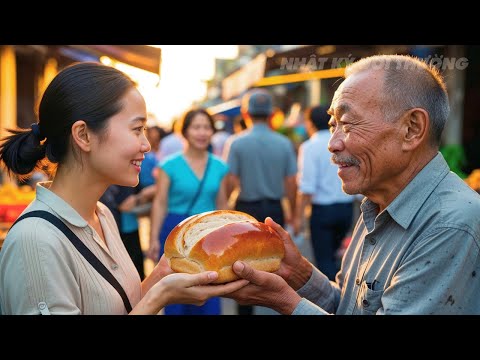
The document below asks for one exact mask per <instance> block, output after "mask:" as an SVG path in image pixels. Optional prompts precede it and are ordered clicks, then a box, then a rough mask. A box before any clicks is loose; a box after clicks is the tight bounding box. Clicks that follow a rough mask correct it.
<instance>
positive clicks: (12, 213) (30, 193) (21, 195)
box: [0, 183, 35, 248]
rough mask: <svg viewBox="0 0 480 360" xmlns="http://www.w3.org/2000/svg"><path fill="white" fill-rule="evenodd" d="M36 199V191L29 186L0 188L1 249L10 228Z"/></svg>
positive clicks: (6, 185) (8, 185) (10, 185)
mask: <svg viewBox="0 0 480 360" xmlns="http://www.w3.org/2000/svg"><path fill="white" fill-rule="evenodd" d="M34 198H35V191H34V190H32V188H31V187H30V186H28V185H22V186H16V185H15V184H12V183H6V184H4V185H2V186H0V248H1V247H2V244H3V240H4V239H5V236H6V234H7V231H8V229H9V228H10V226H12V224H13V223H14V221H15V220H16V219H17V218H18V216H19V215H20V214H21V213H22V211H23V210H24V209H25V208H26V207H27V206H28V204H29V203H30V202H31V201H32V200H33V199H34Z"/></svg>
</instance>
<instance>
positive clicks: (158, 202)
mask: <svg viewBox="0 0 480 360" xmlns="http://www.w3.org/2000/svg"><path fill="white" fill-rule="evenodd" d="M213 133H214V123H213V119H212V117H211V116H210V115H209V114H208V112H207V111H205V110H204V109H196V110H190V111H188V112H187V113H186V114H185V116H184V118H183V123H182V135H183V137H184V138H185V139H186V141H187V144H186V147H185V149H184V151H183V152H177V153H175V154H172V155H170V156H168V157H167V158H165V159H164V160H163V161H162V162H161V163H160V165H159V168H160V169H159V170H160V171H159V175H158V178H157V188H156V190H157V193H156V195H155V198H154V199H153V203H152V211H151V236H150V249H149V254H148V255H149V257H150V258H151V259H153V260H156V259H158V257H159V255H161V254H162V253H163V248H164V245H165V240H166V239H167V236H168V234H169V233H170V231H172V229H173V228H174V227H175V226H176V225H177V224H178V223H179V222H181V221H182V220H184V219H186V218H187V217H189V216H190V215H193V214H198V213H201V212H205V211H211V210H215V209H226V208H227V196H226V190H225V175H226V174H227V172H228V166H227V164H226V163H224V162H223V161H222V160H220V158H218V157H217V156H215V155H213V154H211V153H210V152H209V151H208V146H209V144H210V140H211V138H212V135H213ZM165 314H167V315H174V314H175V315H180V314H188V315H200V314H202V315H215V314H220V299H218V298H212V299H210V300H208V301H207V303H206V304H205V305H204V306H202V307H196V306H189V305H170V306H167V307H166V308H165Z"/></svg>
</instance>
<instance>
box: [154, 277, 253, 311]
mask: <svg viewBox="0 0 480 360" xmlns="http://www.w3.org/2000/svg"><path fill="white" fill-rule="evenodd" d="M217 278H218V273H217V272H215V271H206V272H202V273H199V274H184V273H176V274H171V275H168V276H166V277H165V278H163V279H162V281H161V283H162V285H163V291H164V295H165V298H166V299H167V300H166V303H165V305H168V304H193V305H198V306H200V305H203V304H204V303H205V301H207V300H208V299H209V298H211V297H213V296H224V295H227V294H229V293H231V292H234V291H237V290H239V289H241V288H242V287H244V286H245V285H247V284H248V281H247V280H243V279H241V280H237V281H233V282H229V283H226V284H212V285H209V284H210V283H212V282H213V281H215V280H216V279H217Z"/></svg>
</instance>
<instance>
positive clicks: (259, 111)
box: [224, 90, 297, 315]
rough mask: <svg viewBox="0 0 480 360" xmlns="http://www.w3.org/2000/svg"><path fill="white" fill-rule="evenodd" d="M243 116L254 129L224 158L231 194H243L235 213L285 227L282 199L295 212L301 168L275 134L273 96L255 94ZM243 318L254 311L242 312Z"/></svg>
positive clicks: (245, 105)
mask: <svg viewBox="0 0 480 360" xmlns="http://www.w3.org/2000/svg"><path fill="white" fill-rule="evenodd" d="M242 113H243V115H244V116H245V117H246V118H247V119H250V120H251V122H252V123H253V126H252V127H251V128H250V129H248V130H245V131H242V132H241V133H240V134H238V135H235V138H234V139H233V140H232V142H231V143H230V146H228V144H226V149H225V154H224V157H225V158H226V159H227V161H228V165H229V166H230V174H229V177H228V179H229V190H230V192H227V195H230V193H231V191H232V190H233V189H234V188H239V189H240V192H239V195H238V198H237V201H236V204H235V210H238V211H243V212H245V213H247V214H250V215H252V216H253V217H255V218H256V219H257V220H259V221H263V220H265V217H267V216H270V217H272V218H273V219H274V220H275V221H276V222H277V223H279V224H281V225H283V224H284V223H285V222H287V223H290V222H291V219H285V216H284V212H283V207H282V198H283V197H284V196H286V197H287V199H288V201H289V205H290V209H291V210H295V193H296V184H295V176H296V173H297V166H296V165H297V164H296V157H295V151H294V148H293V144H292V143H291V141H290V140H289V139H288V138H287V137H286V136H284V135H281V134H278V133H276V132H274V131H273V130H271V129H270V128H269V125H268V119H269V117H270V116H271V114H272V113H273V99H272V96H271V95H270V94H269V93H268V92H267V91H265V90H252V91H250V92H249V93H247V94H246V95H245V96H244V97H243V99H242ZM285 220H287V221H285ZM239 313H240V314H241V315H248V314H251V313H252V309H251V308H247V307H245V308H239Z"/></svg>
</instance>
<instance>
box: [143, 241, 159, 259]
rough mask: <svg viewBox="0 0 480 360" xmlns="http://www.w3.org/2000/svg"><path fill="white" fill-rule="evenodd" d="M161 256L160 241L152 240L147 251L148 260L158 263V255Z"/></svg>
mask: <svg viewBox="0 0 480 360" xmlns="http://www.w3.org/2000/svg"><path fill="white" fill-rule="evenodd" d="M159 254H160V242H159V241H158V239H150V246H149V247H148V250H147V254H146V255H147V258H148V259H150V260H152V261H153V262H157V261H158V255H159Z"/></svg>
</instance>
